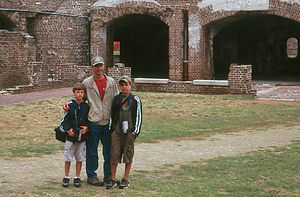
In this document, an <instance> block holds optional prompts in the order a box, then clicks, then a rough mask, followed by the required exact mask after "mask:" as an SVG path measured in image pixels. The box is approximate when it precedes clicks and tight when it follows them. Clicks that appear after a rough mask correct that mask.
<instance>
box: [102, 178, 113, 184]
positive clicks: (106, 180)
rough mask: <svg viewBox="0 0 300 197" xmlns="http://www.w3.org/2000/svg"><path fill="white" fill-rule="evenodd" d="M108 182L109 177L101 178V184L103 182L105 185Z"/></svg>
mask: <svg viewBox="0 0 300 197" xmlns="http://www.w3.org/2000/svg"><path fill="white" fill-rule="evenodd" d="M110 180H111V177H107V176H105V177H104V178H103V182H104V183H105V184H108V183H109V182H110Z"/></svg>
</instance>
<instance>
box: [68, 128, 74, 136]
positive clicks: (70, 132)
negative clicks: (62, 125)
mask: <svg viewBox="0 0 300 197" xmlns="http://www.w3.org/2000/svg"><path fill="white" fill-rule="evenodd" d="M68 135H69V136H71V137H74V136H75V133H74V131H73V129H72V128H71V129H70V130H69V131H68Z"/></svg>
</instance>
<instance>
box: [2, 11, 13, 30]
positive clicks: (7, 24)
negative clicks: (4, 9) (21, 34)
mask: <svg viewBox="0 0 300 197" xmlns="http://www.w3.org/2000/svg"><path fill="white" fill-rule="evenodd" d="M1 29H5V30H8V31H15V30H16V25H15V24H14V22H12V21H11V20H10V19H9V18H8V17H7V16H4V15H1V14H0V30H1Z"/></svg>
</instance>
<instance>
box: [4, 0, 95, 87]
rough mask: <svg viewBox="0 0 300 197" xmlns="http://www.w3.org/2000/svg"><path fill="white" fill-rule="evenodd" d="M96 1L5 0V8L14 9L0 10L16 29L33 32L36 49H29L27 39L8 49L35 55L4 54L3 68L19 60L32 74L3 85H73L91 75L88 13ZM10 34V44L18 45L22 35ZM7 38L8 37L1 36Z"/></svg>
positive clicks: (11, 51) (33, 42)
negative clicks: (19, 37)
mask: <svg viewBox="0 0 300 197" xmlns="http://www.w3.org/2000/svg"><path fill="white" fill-rule="evenodd" d="M93 3H94V1H93V0H82V1H76V2H75V1H71V0H69V1H63V0H59V1H44V0H40V1H32V0H24V1H1V2H0V7H2V9H11V10H5V11H4V10H0V14H1V15H3V16H5V17H7V18H8V19H9V20H10V21H12V22H13V23H14V24H15V26H16V29H15V30H14V32H15V33H17V32H18V33H19V34H28V35H30V37H31V40H32V45H34V47H33V48H34V49H33V50H29V49H28V44H27V43H26V42H24V41H17V42H18V46H15V47H9V48H6V49H5V50H6V53H9V54H16V53H24V54H27V56H30V57H33V58H31V59H30V61H29V59H26V57H25V56H24V57H21V55H15V56H13V57H14V58H6V57H4V55H1V58H5V59H6V61H5V62H4V61H2V62H1V72H2V70H3V69H4V68H6V67H10V66H9V65H13V64H15V62H18V65H19V67H23V68H28V70H30V71H31V76H29V77H27V79H28V78H29V80H25V79H24V80H19V81H18V82H17V83H11V82H10V83H9V82H5V85H4V84H3V83H2V84H0V87H1V88H6V87H14V86H17V85H34V86H36V87H37V88H51V87H52V88H53V87H61V86H70V85H72V84H73V83H74V82H75V81H78V80H83V79H84V78H85V77H87V76H89V75H90V74H91V72H90V68H89V20H88V13H89V9H90V6H91V5H92V4H93ZM48 13H49V14H48ZM6 37H9V38H8V41H7V44H9V45H10V46H14V45H15V42H14V41H15V40H16V39H18V38H14V37H15V36H13V33H11V34H9V35H8V36H6ZM3 39H4V37H2V38H1V40H3ZM19 40H20V39H19ZM0 47H1V48H5V44H2V43H1V46H0ZM14 49H17V52H14ZM19 49H20V50H19ZM2 54H5V53H2ZM8 57H12V55H9V56H8ZM25 59H26V61H25ZM86 67H87V69H86ZM24 70H26V69H24ZM3 72H4V71H3ZM5 72H8V71H5ZM51 74H54V76H53V75H51ZM50 75H51V76H50ZM1 81H7V79H5V78H3V77H1ZM33 89H34V88H33Z"/></svg>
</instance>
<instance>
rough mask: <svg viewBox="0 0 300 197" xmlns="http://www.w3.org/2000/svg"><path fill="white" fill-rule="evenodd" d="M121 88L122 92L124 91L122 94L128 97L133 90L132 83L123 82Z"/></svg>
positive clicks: (120, 84)
mask: <svg viewBox="0 0 300 197" xmlns="http://www.w3.org/2000/svg"><path fill="white" fill-rule="evenodd" d="M119 87H120V90H121V91H122V94H123V95H124V96H128V95H129V93H130V89H131V84H130V83H128V82H124V81H121V82H120V83H119Z"/></svg>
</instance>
